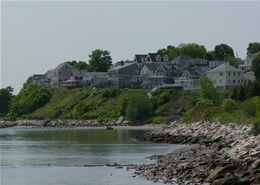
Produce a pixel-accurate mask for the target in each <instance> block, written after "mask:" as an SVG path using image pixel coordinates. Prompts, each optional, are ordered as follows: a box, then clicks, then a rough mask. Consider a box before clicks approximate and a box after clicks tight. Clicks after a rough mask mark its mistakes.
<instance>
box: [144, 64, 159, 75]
mask: <svg viewBox="0 0 260 185" xmlns="http://www.w3.org/2000/svg"><path fill="white" fill-rule="evenodd" d="M159 66H160V64H155V63H145V64H143V66H142V67H141V69H140V74H141V75H145V74H149V75H154V74H155V71H156V70H157V69H158V67H159Z"/></svg>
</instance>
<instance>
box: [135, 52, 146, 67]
mask: <svg viewBox="0 0 260 185" xmlns="http://www.w3.org/2000/svg"><path fill="white" fill-rule="evenodd" d="M146 57H147V55H146V54H136V55H135V56H134V63H136V64H137V65H138V66H139V67H140V68H141V67H142V66H143V63H144V62H145V60H146Z"/></svg>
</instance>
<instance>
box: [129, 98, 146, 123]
mask: <svg viewBox="0 0 260 185" xmlns="http://www.w3.org/2000/svg"><path fill="white" fill-rule="evenodd" d="M149 110H150V103H149V99H148V97H147V96H132V97H131V98H129V100H128V102H127V105H126V111H125V113H126V118H127V119H135V120H137V119H142V118H144V116H145V115H148V114H149Z"/></svg>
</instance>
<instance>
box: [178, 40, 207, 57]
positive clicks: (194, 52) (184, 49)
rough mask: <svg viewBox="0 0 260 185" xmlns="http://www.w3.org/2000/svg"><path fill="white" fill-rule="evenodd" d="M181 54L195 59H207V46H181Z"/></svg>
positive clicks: (191, 44)
mask: <svg viewBox="0 0 260 185" xmlns="http://www.w3.org/2000/svg"><path fill="white" fill-rule="evenodd" d="M179 48H180V53H181V54H186V55H189V56H191V57H193V58H205V55H206V53H207V50H206V48H205V46H203V45H199V44H196V43H190V44H180V45H179Z"/></svg>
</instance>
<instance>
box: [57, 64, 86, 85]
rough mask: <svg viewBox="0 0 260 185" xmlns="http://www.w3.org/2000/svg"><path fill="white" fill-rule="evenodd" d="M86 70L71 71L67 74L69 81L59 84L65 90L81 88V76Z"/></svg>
mask: <svg viewBox="0 0 260 185" xmlns="http://www.w3.org/2000/svg"><path fill="white" fill-rule="evenodd" d="M85 73H87V70H78V69H72V70H71V71H70V74H69V79H68V80H65V81H63V83H62V84H61V86H62V87H64V88H65V89H75V88H83V76H84V75H85Z"/></svg>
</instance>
